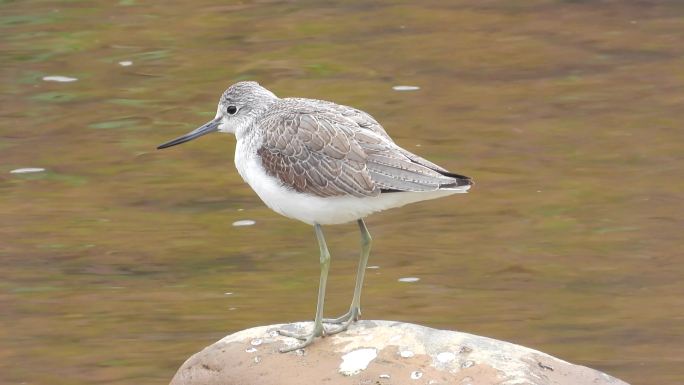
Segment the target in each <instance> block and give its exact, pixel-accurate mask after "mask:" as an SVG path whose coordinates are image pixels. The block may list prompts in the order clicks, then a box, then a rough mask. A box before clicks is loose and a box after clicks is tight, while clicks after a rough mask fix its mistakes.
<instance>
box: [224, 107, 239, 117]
mask: <svg viewBox="0 0 684 385" xmlns="http://www.w3.org/2000/svg"><path fill="white" fill-rule="evenodd" d="M226 112H227V113H228V115H234V114H235V113H236V112H237V107H235V106H228V107H226Z"/></svg>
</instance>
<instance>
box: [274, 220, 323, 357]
mask: <svg viewBox="0 0 684 385" xmlns="http://www.w3.org/2000/svg"><path fill="white" fill-rule="evenodd" d="M314 230H315V231H316V239H317V240H318V247H319V248H320V250H321V257H320V262H321V279H320V283H319V286H318V302H317V303H316V318H315V319H314V327H313V331H312V332H311V334H308V335H299V334H295V333H291V332H288V331H285V330H279V331H278V333H280V334H281V335H284V336H286V337H293V338H297V339H300V340H303V341H304V342H302V343H301V344H298V345H295V346H291V347H287V348H282V349H280V352H281V353H286V352H291V351H293V350H297V349H301V348H305V347H307V346H309V345H311V343H312V342H313V340H314V339H315V338H316V337H320V336H323V335H325V334H327V333H326V332H325V330H324V329H323V302H324V301H325V284H326V282H327V280H328V269H329V268H330V252H329V251H328V246H327V245H326V244H325V238H324V237H323V230H322V229H321V225H319V224H315V225H314Z"/></svg>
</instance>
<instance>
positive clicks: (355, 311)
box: [323, 307, 361, 334]
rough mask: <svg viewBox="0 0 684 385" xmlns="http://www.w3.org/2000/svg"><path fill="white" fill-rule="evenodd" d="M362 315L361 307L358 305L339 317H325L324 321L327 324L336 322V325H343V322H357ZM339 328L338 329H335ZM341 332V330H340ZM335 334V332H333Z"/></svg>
mask: <svg viewBox="0 0 684 385" xmlns="http://www.w3.org/2000/svg"><path fill="white" fill-rule="evenodd" d="M360 315H361V309H360V308H358V307H353V308H351V309H349V311H348V312H346V313H345V314H343V315H341V316H340V317H337V318H323V323H326V324H335V325H342V324H347V326H349V325H348V324H349V323H351V322H356V321H358V320H359V316H360ZM335 330H337V329H335ZM338 333H339V332H338ZM333 334H334V333H333Z"/></svg>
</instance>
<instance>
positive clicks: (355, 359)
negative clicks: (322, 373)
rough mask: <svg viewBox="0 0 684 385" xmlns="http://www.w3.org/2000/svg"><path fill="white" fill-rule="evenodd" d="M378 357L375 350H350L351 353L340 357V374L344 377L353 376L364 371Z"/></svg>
mask: <svg viewBox="0 0 684 385" xmlns="http://www.w3.org/2000/svg"><path fill="white" fill-rule="evenodd" d="M377 356H378V351H377V350H376V349H375V348H362V349H356V350H352V351H351V352H349V353H347V354H345V355H343V356H342V363H341V364H340V369H339V371H340V373H342V374H344V375H345V376H353V375H355V374H357V373H360V372H361V371H363V370H366V368H367V367H368V364H370V362H371V361H373V360H374V359H375V357H377Z"/></svg>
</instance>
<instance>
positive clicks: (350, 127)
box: [158, 82, 473, 352]
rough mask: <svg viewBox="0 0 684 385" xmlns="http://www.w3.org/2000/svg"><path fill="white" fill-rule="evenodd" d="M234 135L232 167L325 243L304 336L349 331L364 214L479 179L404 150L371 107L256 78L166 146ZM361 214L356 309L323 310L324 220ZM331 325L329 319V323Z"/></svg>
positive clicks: (463, 188) (365, 235)
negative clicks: (294, 94)
mask: <svg viewBox="0 0 684 385" xmlns="http://www.w3.org/2000/svg"><path fill="white" fill-rule="evenodd" d="M215 131H219V132H224V133H232V134H235V137H236V139H237V145H236V149H235V167H236V168H237V170H238V172H239V173H240V175H241V176H242V179H244V180H245V182H247V184H249V186H250V187H251V188H252V189H253V190H254V191H255V192H256V194H257V195H258V196H259V198H261V200H262V201H263V202H264V203H265V204H266V205H267V206H268V207H270V208H271V209H272V210H273V211H275V212H277V213H279V214H282V215H284V216H286V217H289V218H292V219H297V220H300V221H302V222H304V223H307V224H310V225H313V227H314V232H315V234H316V239H317V240H318V246H319V248H320V267H321V275H320V283H319V287H318V302H317V304H316V315H315V318H314V325H313V330H312V331H311V333H307V334H305V335H299V334H294V333H289V332H286V331H281V334H283V335H286V336H290V337H294V338H297V339H300V340H302V342H301V343H299V344H295V345H292V346H289V347H287V348H283V349H281V351H282V352H287V351H292V350H296V349H300V348H304V347H306V346H308V345H310V344H311V343H312V342H313V341H314V339H315V338H316V337H320V336H324V335H330V334H335V333H339V332H342V331H344V330H347V328H348V327H349V325H350V324H351V323H352V322H354V321H357V320H358V319H359V316H360V314H361V288H362V285H363V279H364V274H365V271H366V264H367V262H368V256H369V254H370V247H371V236H370V234H369V232H368V229H367V228H366V224H365V223H364V221H363V218H365V217H366V216H368V215H370V214H372V213H375V212H378V211H382V210H386V209H389V208H394V207H400V206H403V205H406V204H409V203H413V202H418V201H424V200H428V199H434V198H440V197H445V196H448V195H452V194H457V193H465V192H467V191H468V189H469V188H470V186H471V185H472V183H473V182H472V180H471V179H470V178H469V177H467V176H463V175H459V174H454V173H452V172H449V171H447V170H446V169H444V168H442V167H440V166H438V165H436V164H434V163H432V162H430V161H428V160H426V159H423V158H421V157H420V156H418V155H415V154H413V153H411V152H410V151H408V150H406V149H403V148H401V147H400V146H398V145H397V144H396V143H394V141H393V140H392V139H391V138H390V136H389V135H388V134H387V132H386V131H385V130H384V129H383V127H382V126H381V125H380V124H379V123H378V122H377V121H376V120H375V119H374V118H373V117H372V116H370V115H369V114H367V113H366V112H363V111H361V110H359V109H356V108H353V107H348V106H344V105H339V104H335V103H332V102H327V101H323V100H315V99H304V98H279V97H277V96H276V95H275V94H273V93H272V92H271V91H269V90H267V89H266V88H264V87H262V86H260V85H259V84H258V83H256V82H239V83H236V84H233V85H232V86H230V87H229V88H228V89H227V90H226V91H225V92H224V93H223V95H222V96H221V98H220V100H219V103H218V109H217V111H216V116H215V117H214V119H212V120H211V121H210V122H208V123H206V124H204V125H203V126H201V127H199V128H197V129H195V130H193V131H191V132H189V133H187V134H185V135H183V136H181V137H178V138H176V139H173V140H171V141H169V142H166V143H164V144H161V145H160V146H159V147H158V149H162V148H167V147H171V146H175V145H177V144H181V143H184V142H187V141H189V140H192V139H195V138H198V137H200V136H202V135H205V134H208V133H211V132H215ZM352 221H356V222H357V224H358V226H359V229H360V231H361V257H360V261H359V266H358V270H357V273H356V285H355V287H354V295H353V298H352V303H351V306H350V308H349V311H348V312H347V313H346V314H344V315H342V316H341V317H338V318H334V319H324V318H323V303H324V300H325V285H326V280H327V277H328V268H329V266H330V253H329V252H328V248H327V246H326V243H325V238H324V237H323V231H322V229H321V225H333V224H340V223H347V222H352ZM324 324H330V326H328V327H325V326H324Z"/></svg>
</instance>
